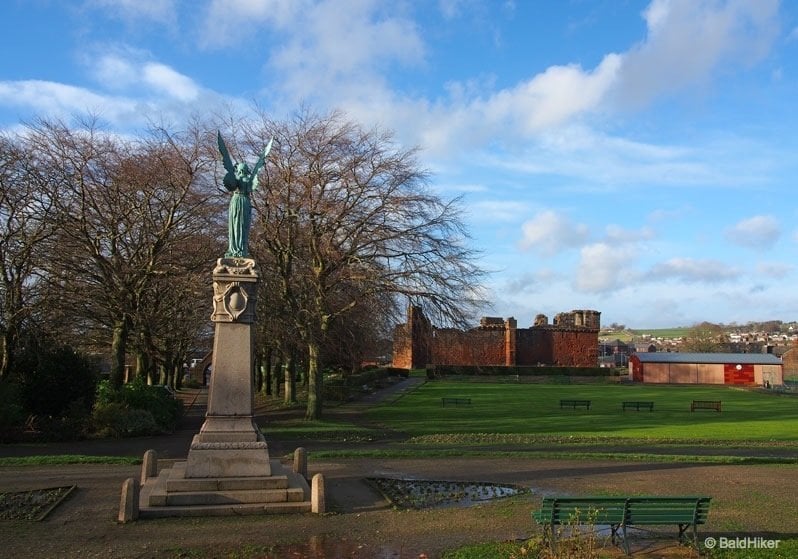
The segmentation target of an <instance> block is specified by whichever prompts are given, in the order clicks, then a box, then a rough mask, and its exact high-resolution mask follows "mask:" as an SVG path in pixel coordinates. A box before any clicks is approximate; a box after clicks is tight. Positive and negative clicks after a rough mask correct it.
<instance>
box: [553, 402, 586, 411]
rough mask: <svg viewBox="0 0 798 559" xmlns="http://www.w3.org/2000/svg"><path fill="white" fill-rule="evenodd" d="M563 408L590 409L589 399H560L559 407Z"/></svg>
mask: <svg viewBox="0 0 798 559" xmlns="http://www.w3.org/2000/svg"><path fill="white" fill-rule="evenodd" d="M563 408H571V409H576V408H585V409H586V410H589V409H590V400H560V409H563Z"/></svg>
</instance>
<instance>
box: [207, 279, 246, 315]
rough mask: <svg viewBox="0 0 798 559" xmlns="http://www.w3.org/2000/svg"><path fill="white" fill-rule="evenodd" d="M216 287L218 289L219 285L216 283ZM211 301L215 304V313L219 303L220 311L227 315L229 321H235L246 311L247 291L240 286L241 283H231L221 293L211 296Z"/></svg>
mask: <svg viewBox="0 0 798 559" xmlns="http://www.w3.org/2000/svg"><path fill="white" fill-rule="evenodd" d="M216 286H217V288H218V287H219V284H218V283H217V284H216ZM213 300H214V301H215V302H216V309H217V311H218V310H219V304H220V303H221V310H223V311H224V312H225V313H227V315H228V316H229V317H230V320H231V321H236V320H238V317H240V316H241V315H242V314H244V312H245V311H246V310H247V305H248V304H249V295H248V294H247V290H246V289H245V288H244V287H242V286H241V282H238V281H231V282H230V283H228V284H227V286H226V287H225V290H224V291H223V292H221V293H218V294H216V295H214V296H213Z"/></svg>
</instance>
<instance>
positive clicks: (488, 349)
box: [432, 328, 505, 366]
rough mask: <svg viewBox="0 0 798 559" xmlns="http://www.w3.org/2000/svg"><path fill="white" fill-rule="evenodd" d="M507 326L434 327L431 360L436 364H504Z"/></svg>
mask: <svg viewBox="0 0 798 559" xmlns="http://www.w3.org/2000/svg"><path fill="white" fill-rule="evenodd" d="M504 361H505V338H504V329H489V330H467V331H465V332H464V331H462V330H454V329H450V328H447V329H442V330H435V333H434V335H433V343H432V363H435V364H436V365H476V366H486V365H504Z"/></svg>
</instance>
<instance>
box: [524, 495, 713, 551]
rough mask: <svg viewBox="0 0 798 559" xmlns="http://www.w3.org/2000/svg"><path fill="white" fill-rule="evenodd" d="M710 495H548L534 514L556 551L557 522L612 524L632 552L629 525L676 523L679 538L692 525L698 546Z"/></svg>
mask: <svg viewBox="0 0 798 559" xmlns="http://www.w3.org/2000/svg"><path fill="white" fill-rule="evenodd" d="M710 499H711V498H710V497H693V496H690V497H681V496H679V497H651V496H641V497H545V498H544V499H543V502H542V504H541V508H540V510H537V511H532V518H533V519H534V520H535V522H537V523H538V524H541V525H542V526H543V535H544V538H545V539H547V540H548V541H549V545H550V546H551V548H552V550H555V552H556V545H557V526H563V525H565V526H572V527H574V526H578V525H588V524H589V525H592V526H602V525H603V526H609V527H610V530H611V539H612V542H613V543H615V542H616V541H617V540H618V538H619V533H618V532H619V530H620V532H621V535H620V537H621V538H622V540H623V546H624V551H626V554H627V555H630V554H631V551H630V549H629V538H628V535H627V531H626V529H627V528H629V527H636V526H664V525H676V526H678V528H679V541H680V542H682V541H684V539H685V534H686V532H687V531H688V530H689V529H691V528H692V543H693V545H694V546H695V548H696V550H698V549H699V547H698V525H699V524H706V522H707V516H708V515H709V503H710Z"/></svg>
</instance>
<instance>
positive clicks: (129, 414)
mask: <svg viewBox="0 0 798 559" xmlns="http://www.w3.org/2000/svg"><path fill="white" fill-rule="evenodd" d="M182 411H183V406H182V402H181V401H180V400H178V399H176V398H174V397H172V395H171V394H170V393H169V392H168V391H167V390H164V389H163V387H159V386H148V385H147V384H146V383H145V382H144V381H143V380H142V379H140V378H136V379H135V380H134V381H133V382H131V383H128V384H125V385H124V386H122V388H121V389H120V390H114V389H113V388H112V387H111V385H110V383H109V382H108V381H102V382H101V383H100V384H99V386H98V389H97V404H96V405H95V409H94V413H93V423H94V428H95V431H96V432H97V433H98V434H101V435H102V434H104V435H105V436H112V437H125V436H138V435H143V434H154V433H158V432H164V431H171V430H173V429H174V427H175V425H176V424H177V421H178V419H180V416H181V414H182ZM140 412H146V414H145V413H140Z"/></svg>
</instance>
